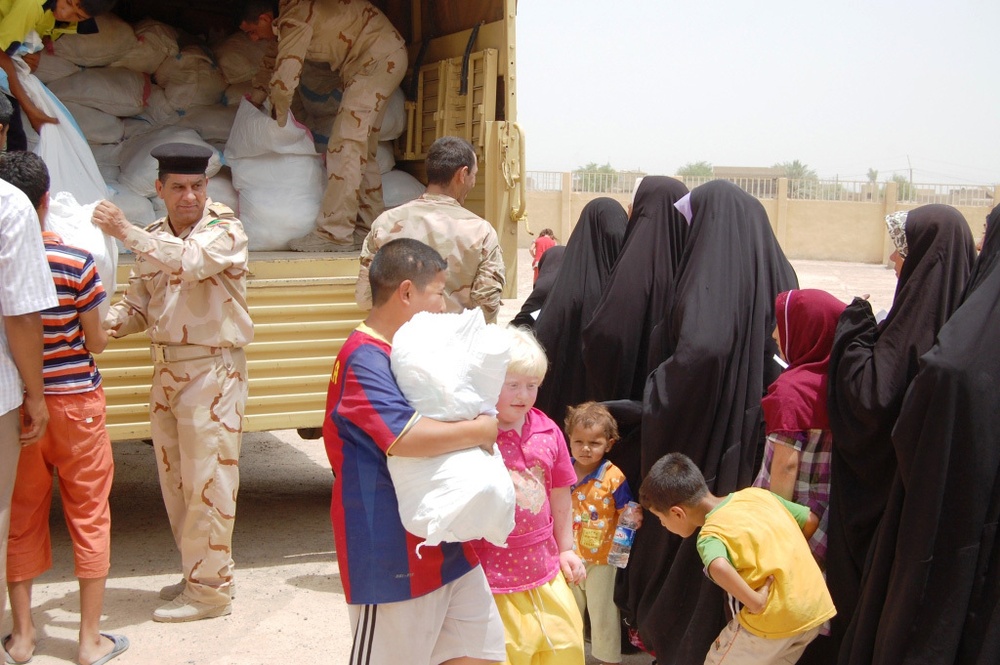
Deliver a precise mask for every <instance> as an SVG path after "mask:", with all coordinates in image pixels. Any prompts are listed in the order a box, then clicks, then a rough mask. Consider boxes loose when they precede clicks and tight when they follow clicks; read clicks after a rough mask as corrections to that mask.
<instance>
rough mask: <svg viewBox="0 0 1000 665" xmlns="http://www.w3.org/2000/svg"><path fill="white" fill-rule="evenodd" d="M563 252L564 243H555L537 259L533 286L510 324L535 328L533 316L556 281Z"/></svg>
mask: <svg viewBox="0 0 1000 665" xmlns="http://www.w3.org/2000/svg"><path fill="white" fill-rule="evenodd" d="M565 252H566V247H565V245H556V246H555V247H550V248H549V249H548V250H546V252H545V253H544V254H542V258H541V259H539V260H538V279H537V280H535V286H534V288H532V289H531V294H530V295H529V296H528V297H527V298H526V299H525V301H524V304H523V305H521V311H519V312H518V313H517V316H515V317H514V318H513V319H512V320H511V322H510V325H512V326H517V327H518V328H522V327H523V328H531V329H534V328H535V317H536V316H538V314H537V313H536V312H539V311H541V309H542V305H544V304H545V301H546V300H547V299H548V297H549V293H550V292H551V291H552V285H553V284H555V283H556V275H558V274H559V266H561V265H562V260H563V254H564V253H565Z"/></svg>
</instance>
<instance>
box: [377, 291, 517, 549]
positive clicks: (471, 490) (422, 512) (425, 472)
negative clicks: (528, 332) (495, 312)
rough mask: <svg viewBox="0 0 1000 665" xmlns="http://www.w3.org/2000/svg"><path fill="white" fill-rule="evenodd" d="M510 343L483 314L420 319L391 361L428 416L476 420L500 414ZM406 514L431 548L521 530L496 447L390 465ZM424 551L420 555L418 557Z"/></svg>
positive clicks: (398, 337) (499, 538) (402, 332)
mask: <svg viewBox="0 0 1000 665" xmlns="http://www.w3.org/2000/svg"><path fill="white" fill-rule="evenodd" d="M509 353H510V346H509V342H508V338H507V336H506V335H505V334H504V332H503V330H502V329H501V328H500V327H499V326H496V325H488V324H487V323H486V321H485V320H484V319H483V313H482V311H481V310H479V309H472V310H466V311H464V312H461V313H457V314H432V313H428V312H424V313H420V314H417V315H416V316H414V317H413V318H412V319H411V320H410V321H409V322H407V323H406V324H404V325H403V326H402V327H401V328H400V329H399V330H398V331H397V332H396V334H395V335H394V336H393V346H392V354H391V356H390V362H391V365H392V371H393V375H394V376H395V377H396V382H397V383H398V384H399V387H400V390H401V391H402V392H403V395H405V396H406V399H407V401H408V402H410V404H411V405H412V406H413V407H414V408H415V409H416V410H417V412H418V413H419V414H420V415H421V416H427V417H431V418H435V419H437V420H445V421H456V420H469V419H472V418H475V417H476V416H477V415H479V414H481V413H495V406H496V402H497V398H498V397H499V395H500V389H501V387H502V386H503V382H504V377H505V376H506V373H507V362H508V360H509ZM388 465H389V475H390V476H391V477H392V482H393V485H394V486H395V489H396V499H397V502H398V504H399V516H400V519H401V520H402V522H403V526H404V527H406V530H407V531H409V532H410V533H412V534H414V535H415V536H419V537H421V538H424V539H425V541H426V543H425V544H428V545H437V544H438V543H441V542H464V541H468V540H476V539H479V538H485V539H486V540H488V541H489V542H491V543H493V544H495V545H502V544H503V543H505V542H506V540H507V536H508V535H510V532H511V531H512V530H513V528H514V507H515V497H514V486H513V483H512V482H511V479H510V474H509V473H508V472H507V468H506V466H504V463H503V457H501V455H500V451H499V449H498V448H497V447H496V445H494V446H493V453H492V454H490V453H487V452H486V451H484V450H482V449H481V448H470V449H467V450H460V451H457V452H452V453H447V454H444V455H436V456H434V457H396V456H390V457H389V460H388ZM418 554H419V552H418Z"/></svg>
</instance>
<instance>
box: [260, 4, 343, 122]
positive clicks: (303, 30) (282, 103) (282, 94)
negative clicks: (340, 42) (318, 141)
mask: <svg viewBox="0 0 1000 665" xmlns="http://www.w3.org/2000/svg"><path fill="white" fill-rule="evenodd" d="M275 23H276V26H277V29H278V55H277V56H276V57H275V59H274V72H273V73H272V74H271V83H270V93H269V94H270V97H271V106H272V107H273V113H274V118H275V120H277V121H278V125H279V126H281V127H284V126H285V122H286V120H287V118H288V109H289V108H290V107H291V105H292V96H293V95H294V94H295V88H297V87H298V84H299V76H300V75H301V73H302V63H303V62H304V61H305V59H306V54H307V53H308V51H309V43H310V42H311V41H312V38H313V28H312V25H310V24H309V22H308V21H306V20H304V18H301V17H298V16H286V15H279V16H278V18H277V20H276V22H275ZM331 38H335V37H331Z"/></svg>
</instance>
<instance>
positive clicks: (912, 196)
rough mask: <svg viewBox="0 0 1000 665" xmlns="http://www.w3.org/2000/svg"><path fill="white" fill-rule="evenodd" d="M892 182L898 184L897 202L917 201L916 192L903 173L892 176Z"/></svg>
mask: <svg viewBox="0 0 1000 665" xmlns="http://www.w3.org/2000/svg"><path fill="white" fill-rule="evenodd" d="M892 181H893V182H894V183H896V200H897V201H916V200H917V197H916V194H917V192H916V190H915V189H914V187H913V185H911V184H910V180H909V178H907V177H906V176H905V175H903V174H902V173H896V174H894V175H893V176H892Z"/></svg>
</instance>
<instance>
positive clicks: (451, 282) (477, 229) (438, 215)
mask: <svg viewBox="0 0 1000 665" xmlns="http://www.w3.org/2000/svg"><path fill="white" fill-rule="evenodd" d="M426 164H427V179H428V184H427V191H426V192H424V194H423V195H421V196H420V197H419V198H417V199H414V200H413V201H410V202H409V203H404V204H403V205H401V206H399V207H398V208H393V209H392V210H387V211H386V212H384V213H382V214H381V215H380V216H379V218H378V219H376V220H375V223H374V224H372V228H371V231H369V232H368V237H367V238H365V242H364V244H363V245H362V246H361V272H360V274H359V275H358V284H357V287H356V290H355V294H354V297H355V300H356V301H357V303H358V305H359V306H360V307H362V308H364V309H371V306H372V294H371V285H370V284H369V283H368V266H370V265H371V262H372V257H374V256H375V252H377V251H378V250H379V247H381V246H382V245H384V244H386V243H387V242H389V241H390V240H395V239H396V238H413V239H415V240H419V241H421V242H423V243H425V244H428V245H430V246H431V247H433V248H434V249H436V250H437V252H438V253H439V254H440V255H441V256H443V257H444V259H445V260H446V261H447V262H448V275H447V281H446V284H445V296H446V300H447V305H448V311H449V312H460V311H462V310H463V309H473V308H475V307H479V308H480V309H482V310H483V316H485V318H486V322H487V323H494V322H495V321H496V318H497V311H498V310H499V309H500V293H501V292H502V291H503V286H504V279H505V278H504V265H503V254H502V253H501V251H500V243H499V241H498V240H497V234H496V231H494V230H493V227H492V226H490V224H489V222H487V221H486V220H484V219H482V218H481V217H479V216H477V215H476V214H475V213H473V212H470V211H469V210H466V209H465V208H463V207H462V204H463V203H465V197H466V196H467V195H468V194H469V192H471V191H472V188H473V187H475V186H476V173H477V172H478V171H479V165H478V163H477V161H476V152H475V150H473V148H472V146H471V145H470V144H469V142H468V141H466V140H465V139H461V138H458V137H455V136H443V137H441V138H439V139H438V140H437V141H435V142H434V143H433V144H432V145H431V147H430V149H429V150H428V151H427V161H426Z"/></svg>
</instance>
